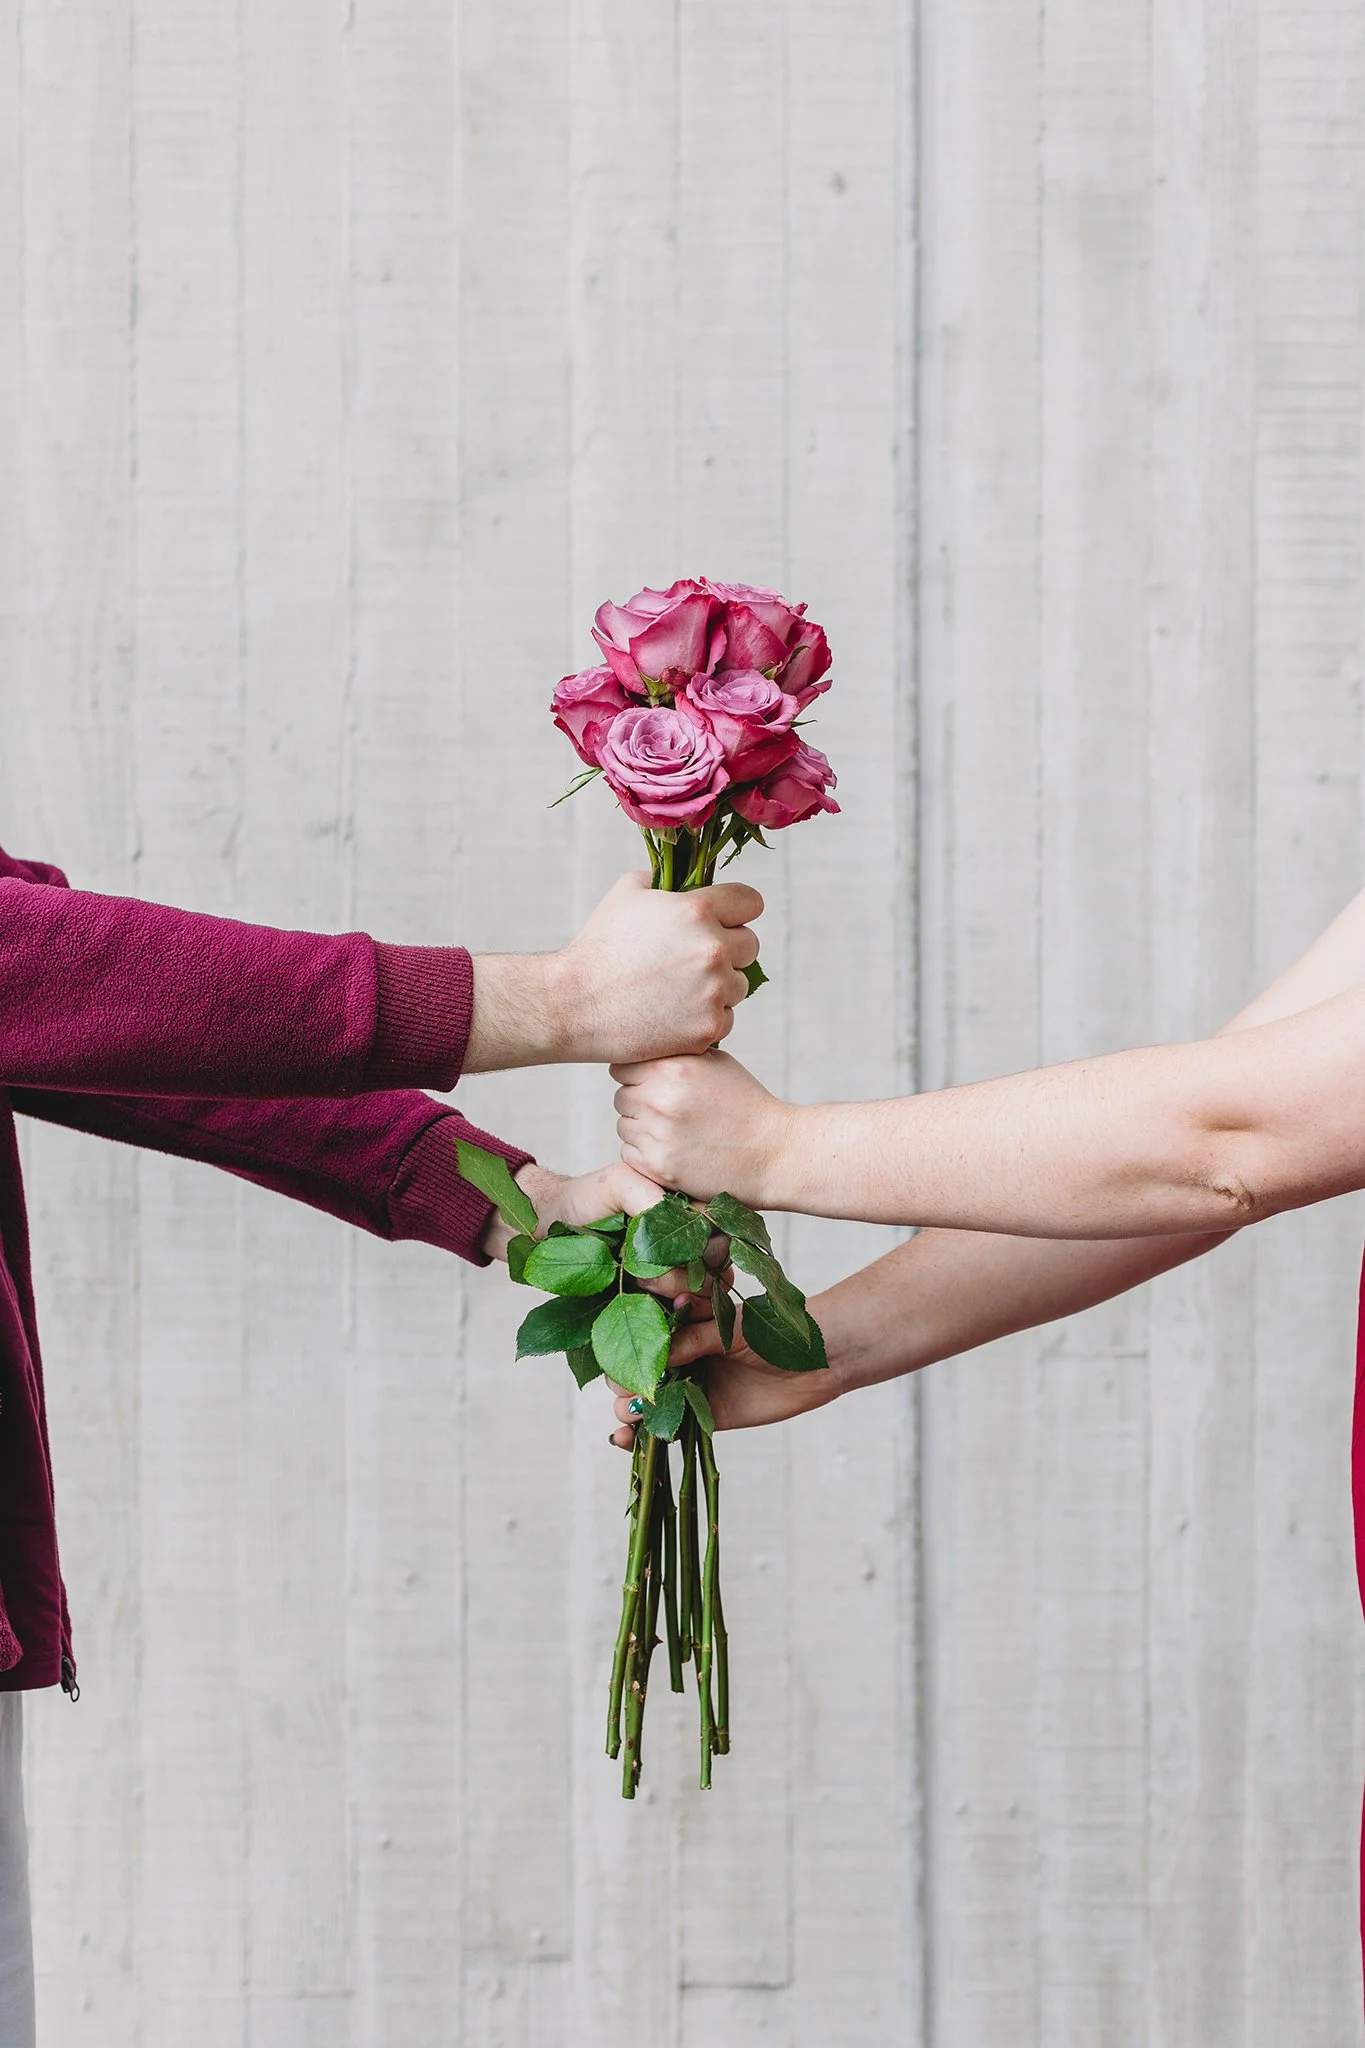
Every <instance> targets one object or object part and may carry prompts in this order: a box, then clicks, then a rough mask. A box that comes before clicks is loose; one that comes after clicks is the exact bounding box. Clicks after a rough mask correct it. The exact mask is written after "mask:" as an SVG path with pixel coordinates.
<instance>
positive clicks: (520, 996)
mask: <svg viewBox="0 0 1365 2048" xmlns="http://www.w3.org/2000/svg"><path fill="white" fill-rule="evenodd" d="M559 957H560V956H559V955H558V954H555V953H479V954H476V955H475V957H474V963H473V979H474V994H473V1014H472V1017H471V1020H470V1027H469V1048H468V1051H467V1052H466V1054H465V1072H466V1073H471V1074H486V1073H493V1072H499V1071H502V1070H505V1069H507V1068H510V1067H539V1066H551V1065H553V1064H555V1063H556V1062H557V1061H560V1060H563V1059H565V1058H566V1057H568V1055H567V1054H566V1053H565V1051H564V1050H563V1037H564V1033H563V1010H564V1003H563V997H562V993H561V990H560V981H561V975H560V973H559V970H558V968H557V965H556V963H557V962H558V960H559Z"/></svg>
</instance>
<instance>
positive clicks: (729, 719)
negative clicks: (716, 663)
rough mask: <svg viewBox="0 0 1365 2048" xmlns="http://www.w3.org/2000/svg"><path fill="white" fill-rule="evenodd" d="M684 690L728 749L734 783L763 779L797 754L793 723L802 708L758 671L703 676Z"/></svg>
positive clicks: (730, 670)
mask: <svg viewBox="0 0 1365 2048" xmlns="http://www.w3.org/2000/svg"><path fill="white" fill-rule="evenodd" d="M683 694H684V697H685V699H686V701H687V702H688V703H689V704H690V705H691V706H692V708H693V710H694V711H695V712H696V713H697V714H698V716H699V717H700V718H701V719H702V720H703V721H704V722H705V723H706V724H707V725H709V726H710V728H711V730H712V732H713V733H714V734H715V736H716V738H717V739H718V740H719V741H720V743H721V745H722V747H723V748H724V749H725V766H726V768H727V769H728V771H729V775H730V780H731V781H732V782H758V781H759V780H760V779H761V778H762V777H763V776H765V775H767V774H769V773H771V771H772V770H773V769H774V768H776V767H777V765H778V763H779V762H781V761H785V760H786V759H787V757H788V755H790V754H794V753H795V752H796V748H797V744H798V742H797V738H796V734H795V733H794V732H793V731H792V729H791V726H792V720H793V719H794V718H795V716H796V714H797V712H798V711H799V710H800V708H801V707H800V705H799V704H798V703H797V701H796V699H795V697H789V696H787V694H786V693H785V691H783V690H780V689H779V688H778V686H777V684H776V683H775V682H772V681H771V680H770V679H769V678H768V677H767V676H762V675H759V673H758V671H757V670H756V669H735V668H727V669H722V670H721V672H720V674H719V675H714V676H698V677H697V678H696V679H695V681H693V682H690V683H689V684H688V685H687V688H686V690H685V691H684V693H683Z"/></svg>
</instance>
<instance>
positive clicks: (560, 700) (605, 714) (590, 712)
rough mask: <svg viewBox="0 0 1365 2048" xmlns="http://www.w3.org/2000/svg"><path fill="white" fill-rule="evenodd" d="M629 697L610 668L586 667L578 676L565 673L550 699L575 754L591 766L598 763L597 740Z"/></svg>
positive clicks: (625, 704) (560, 727) (559, 723)
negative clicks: (574, 748) (575, 751)
mask: <svg viewBox="0 0 1365 2048" xmlns="http://www.w3.org/2000/svg"><path fill="white" fill-rule="evenodd" d="M629 702H630V698H629V697H628V696H627V695H626V692H625V690H624V689H623V688H622V685H621V683H620V681H619V679H618V678H617V677H616V676H615V675H614V674H613V672H612V671H611V669H609V668H606V667H603V668H588V669H584V670H583V672H582V674H581V675H576V676H565V677H563V678H562V680H561V681H560V684H559V687H558V688H557V689H556V691H555V693H554V696H553V697H552V698H551V700H550V709H551V710H552V711H553V713H554V720H555V724H556V725H557V726H558V727H559V730H560V731H561V732H562V733H566V734H567V735H568V737H569V738H570V739H571V740H572V741H573V743H574V746H575V747H576V748H577V750H578V757H579V759H580V760H581V761H586V762H587V763H588V765H589V766H590V767H595V766H596V765H597V743H598V741H599V740H600V739H601V737H602V735H603V733H604V732H605V731H606V729H607V727H608V726H609V725H610V724H611V722H612V720H613V718H615V716H616V714H617V712H618V711H624V710H625V708H626V706H627V705H628V704H629Z"/></svg>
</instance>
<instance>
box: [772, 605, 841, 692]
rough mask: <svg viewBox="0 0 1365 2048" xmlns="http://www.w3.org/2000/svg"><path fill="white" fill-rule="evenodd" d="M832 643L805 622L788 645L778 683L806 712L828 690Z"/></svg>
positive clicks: (820, 627)
mask: <svg viewBox="0 0 1365 2048" xmlns="http://www.w3.org/2000/svg"><path fill="white" fill-rule="evenodd" d="M829 662H830V654H829V642H828V640H826V638H825V633H824V628H823V627H822V626H817V625H816V624H815V623H814V622H813V620H811V619H802V620H801V622H800V624H799V625H798V626H797V629H796V631H795V633H794V634H793V635H792V637H791V639H790V640H789V641H788V643H787V654H786V659H785V660H784V661H783V663H782V665H781V667H780V668H779V669H778V671H777V676H776V680H777V682H779V683H780V684H781V686H782V688H783V689H784V690H785V691H786V692H787V694H788V695H789V696H792V697H795V699H796V701H797V703H798V704H799V705H800V707H801V709H802V710H803V711H804V710H805V708H806V706H807V705H808V704H810V703H812V702H813V701H814V699H815V698H816V697H818V696H819V695H820V693H821V691H823V690H827V689H828V688H829V676H828V674H827V671H828V668H829Z"/></svg>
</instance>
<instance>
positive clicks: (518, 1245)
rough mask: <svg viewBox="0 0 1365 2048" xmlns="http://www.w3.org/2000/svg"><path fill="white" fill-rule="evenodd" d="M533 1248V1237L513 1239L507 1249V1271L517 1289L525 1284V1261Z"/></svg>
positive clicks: (534, 1243)
mask: <svg viewBox="0 0 1365 2048" xmlns="http://www.w3.org/2000/svg"><path fill="white" fill-rule="evenodd" d="M535 1248H536V1241H535V1239H534V1238H533V1237H514V1238H513V1239H512V1242H511V1243H510V1244H509V1245H508V1247H507V1270H508V1272H509V1274H510V1275H511V1277H512V1278H513V1279H514V1280H515V1281H516V1283H517V1285H518V1287H523V1286H525V1284H526V1261H527V1260H528V1259H529V1258H530V1256H531V1254H532V1252H533V1251H534V1250H535Z"/></svg>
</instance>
